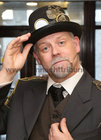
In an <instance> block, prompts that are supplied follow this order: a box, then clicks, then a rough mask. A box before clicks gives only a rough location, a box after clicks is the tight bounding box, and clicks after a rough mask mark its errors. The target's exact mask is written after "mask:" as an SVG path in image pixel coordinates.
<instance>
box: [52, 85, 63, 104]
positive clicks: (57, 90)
mask: <svg viewBox="0 0 101 140" xmlns="http://www.w3.org/2000/svg"><path fill="white" fill-rule="evenodd" d="M63 91H65V89H64V88H63V86H61V85H60V84H59V85H52V86H51V87H50V88H49V93H50V94H51V96H52V99H53V101H54V103H55V105H56V104H58V103H59V102H61V101H62V100H63V99H64V97H63V94H62V93H63Z"/></svg>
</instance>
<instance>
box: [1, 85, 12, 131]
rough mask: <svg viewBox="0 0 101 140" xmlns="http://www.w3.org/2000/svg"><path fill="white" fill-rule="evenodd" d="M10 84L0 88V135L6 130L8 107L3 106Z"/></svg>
mask: <svg viewBox="0 0 101 140" xmlns="http://www.w3.org/2000/svg"><path fill="white" fill-rule="evenodd" d="M10 86H11V85H10V84H9V85H7V86H4V87H3V88H0V134H4V133H6V129H7V113H8V107H7V106H5V105H4V102H5V101H6V99H7V94H8V91H9V89H10Z"/></svg>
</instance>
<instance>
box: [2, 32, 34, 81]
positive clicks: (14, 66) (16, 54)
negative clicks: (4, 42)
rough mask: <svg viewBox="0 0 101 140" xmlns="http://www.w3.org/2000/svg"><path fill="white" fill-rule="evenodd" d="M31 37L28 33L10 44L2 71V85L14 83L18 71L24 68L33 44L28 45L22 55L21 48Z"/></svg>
mask: <svg viewBox="0 0 101 140" xmlns="http://www.w3.org/2000/svg"><path fill="white" fill-rule="evenodd" d="M30 35H31V34H30V33H27V34H25V35H22V36H19V37H17V38H15V39H14V40H12V41H11V42H10V43H9V44H8V46H7V49H6V51H5V54H4V58H3V65H2V69H1V71H0V83H4V82H9V81H12V80H13V78H14V76H15V74H16V73H17V72H18V70H20V69H21V68H22V67H23V66H24V64H25V61H26V59H27V55H28V53H29V51H30V48H31V47H32V44H31V43H30V44H27V45H26V46H25V47H24V49H23V51H22V53H21V46H22V43H23V42H25V41H27V40H28V39H29V37H30Z"/></svg>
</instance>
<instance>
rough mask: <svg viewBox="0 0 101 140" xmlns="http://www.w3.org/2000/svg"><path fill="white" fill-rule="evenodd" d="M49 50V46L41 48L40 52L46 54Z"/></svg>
mask: <svg viewBox="0 0 101 140" xmlns="http://www.w3.org/2000/svg"><path fill="white" fill-rule="evenodd" d="M49 48H50V47H49V46H46V47H43V48H42V51H43V52H47V51H49Z"/></svg>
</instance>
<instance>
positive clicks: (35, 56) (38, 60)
mask: <svg viewBox="0 0 101 140" xmlns="http://www.w3.org/2000/svg"><path fill="white" fill-rule="evenodd" d="M33 56H34V58H35V59H36V60H37V62H38V64H39V65H40V64H41V62H40V59H39V57H38V55H37V54H36V53H35V52H33Z"/></svg>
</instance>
